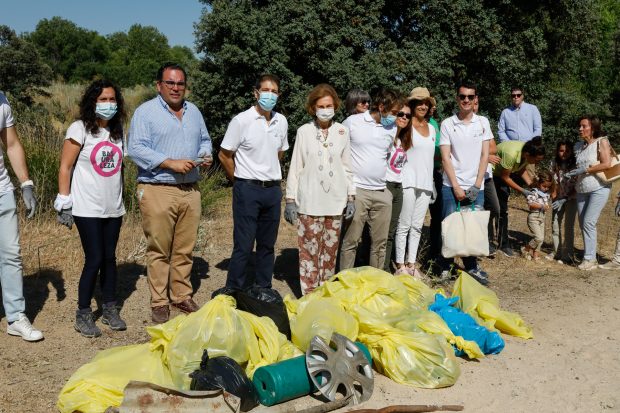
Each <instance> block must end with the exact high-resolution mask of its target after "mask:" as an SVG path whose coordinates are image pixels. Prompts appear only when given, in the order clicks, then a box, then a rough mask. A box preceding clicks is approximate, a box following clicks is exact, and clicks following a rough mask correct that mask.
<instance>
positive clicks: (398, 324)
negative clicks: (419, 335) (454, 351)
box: [386, 310, 484, 359]
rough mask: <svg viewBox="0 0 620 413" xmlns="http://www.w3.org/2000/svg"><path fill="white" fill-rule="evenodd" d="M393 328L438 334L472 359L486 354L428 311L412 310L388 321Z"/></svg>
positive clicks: (436, 315)
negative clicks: (456, 334) (455, 333)
mask: <svg viewBox="0 0 620 413" xmlns="http://www.w3.org/2000/svg"><path fill="white" fill-rule="evenodd" d="M386 322H387V323H389V324H390V325H391V326H392V327H395V328H398V329H400V330H404V331H414V332H415V331H418V332H425V333H429V334H437V335H438V336H441V337H443V338H444V339H445V340H446V341H447V342H448V343H449V344H452V345H454V346H455V347H456V348H458V349H459V350H463V351H464V352H465V354H467V357H469V358H471V359H477V358H483V357H484V353H483V352H482V350H480V347H479V346H478V343H476V342H475V341H470V340H465V339H464V338H463V337H461V336H455V335H454V333H453V332H452V330H450V327H448V325H447V324H446V322H445V321H444V320H443V318H441V316H439V315H438V314H437V313H435V312H433V311H428V310H411V311H410V312H409V313H408V314H403V315H402V316H399V317H395V318H393V319H387V320H386Z"/></svg>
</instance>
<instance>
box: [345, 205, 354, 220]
mask: <svg viewBox="0 0 620 413" xmlns="http://www.w3.org/2000/svg"><path fill="white" fill-rule="evenodd" d="M353 215H355V201H347V207H346V209H345V210H344V219H347V220H349V219H351V218H353Z"/></svg>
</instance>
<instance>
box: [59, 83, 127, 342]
mask: <svg viewBox="0 0 620 413" xmlns="http://www.w3.org/2000/svg"><path fill="white" fill-rule="evenodd" d="M124 118H125V112H124V102H123V97H122V95H121V93H120V89H118V88H117V87H116V86H114V85H113V84H112V83H110V82H108V81H106V80H97V81H95V82H93V83H92V84H91V85H89V86H88V87H87V88H86V91H85V92H84V95H83V96H82V100H81V102H80V115H79V120H77V121H75V122H73V123H72V124H71V125H70V126H69V129H68V130H67V135H66V137H65V141H64V144H63V148H62V155H61V159H60V170H59V172H58V196H57V197H56V200H55V201H54V208H55V209H56V210H57V211H58V221H59V222H60V223H61V224H63V225H66V226H67V227H68V228H71V227H72V226H73V223H74V222H75V226H76V227H77V229H78V232H79V234H80V239H81V241H82V248H83V249H84V268H83V269H82V275H81V277H80V283H79V286H78V309H77V312H76V320H75V326H74V327H75V329H76V330H77V331H78V332H79V333H80V334H82V335H83V336H85V337H97V336H99V335H101V331H100V330H99V328H98V327H97V326H96V325H95V320H94V317H93V313H92V310H91V308H90V304H91V300H92V298H93V292H94V290H95V283H96V281H97V275H99V278H100V286H101V292H102V295H103V315H102V317H101V321H102V322H103V323H104V324H107V325H109V326H110V328H111V329H112V330H125V329H126V328H127V326H126V324H125V322H124V321H123V320H122V319H121V317H120V315H119V312H118V309H117V307H116V277H117V270H116V255H115V251H116V244H117V242H118V237H119V233H120V228H121V223H122V217H123V215H124V214H125V207H124V205H123V180H122V173H121V167H122V161H123V120H124Z"/></svg>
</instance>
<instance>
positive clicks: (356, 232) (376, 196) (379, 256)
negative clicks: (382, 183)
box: [340, 188, 392, 270]
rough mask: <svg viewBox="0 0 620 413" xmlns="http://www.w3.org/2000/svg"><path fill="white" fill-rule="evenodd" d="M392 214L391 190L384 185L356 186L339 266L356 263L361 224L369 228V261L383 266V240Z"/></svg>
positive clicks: (348, 266)
mask: <svg viewBox="0 0 620 413" xmlns="http://www.w3.org/2000/svg"><path fill="white" fill-rule="evenodd" d="M391 217H392V193H391V192H390V191H389V190H387V189H384V190H382V191H371V190H368V189H362V188H357V195H356V196H355V215H353V219H352V220H351V224H350V225H349V227H348V228H347V232H346V233H345V235H344V238H343V240H342V250H341V252H340V269H341V270H346V269H347V268H352V267H353V265H354V264H355V251H356V249H357V244H359V242H360V239H361V237H362V231H363V230H364V225H366V223H368V226H369V228H370V262H369V265H371V266H372V267H375V268H379V269H382V268H383V264H384V263H385V243H386V241H387V237H388V232H389V230H390V218H391Z"/></svg>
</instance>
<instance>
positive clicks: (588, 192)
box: [564, 116, 611, 271]
mask: <svg viewBox="0 0 620 413" xmlns="http://www.w3.org/2000/svg"><path fill="white" fill-rule="evenodd" d="M602 134H603V133H602V130H601V121H600V120H599V119H598V118H597V117H596V116H582V117H581V118H579V135H580V136H581V139H583V141H582V142H579V143H577V144H576V145H575V156H576V160H577V167H576V168H575V169H573V170H572V171H570V172H568V173H567V174H566V175H564V176H565V177H566V178H570V177H572V176H576V177H577V183H576V184H575V190H576V191H577V211H578V217H579V225H580V226H581V233H582V235H583V244H584V248H583V261H582V262H581V264H579V267H578V268H579V269H580V270H584V271H590V270H593V269H595V268H598V262H597V260H596V244H597V230H596V224H597V223H598V219H599V217H600V215H601V212H602V211H603V208H604V207H605V204H606V203H607V200H608V199H609V193H610V192H611V184H608V183H604V182H602V181H601V180H600V179H599V178H598V176H596V173H597V172H601V171H604V170H605V169H607V168H609V167H610V166H611V146H610V145H609V140H608V139H607V137H606V136H601V135H602Z"/></svg>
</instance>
